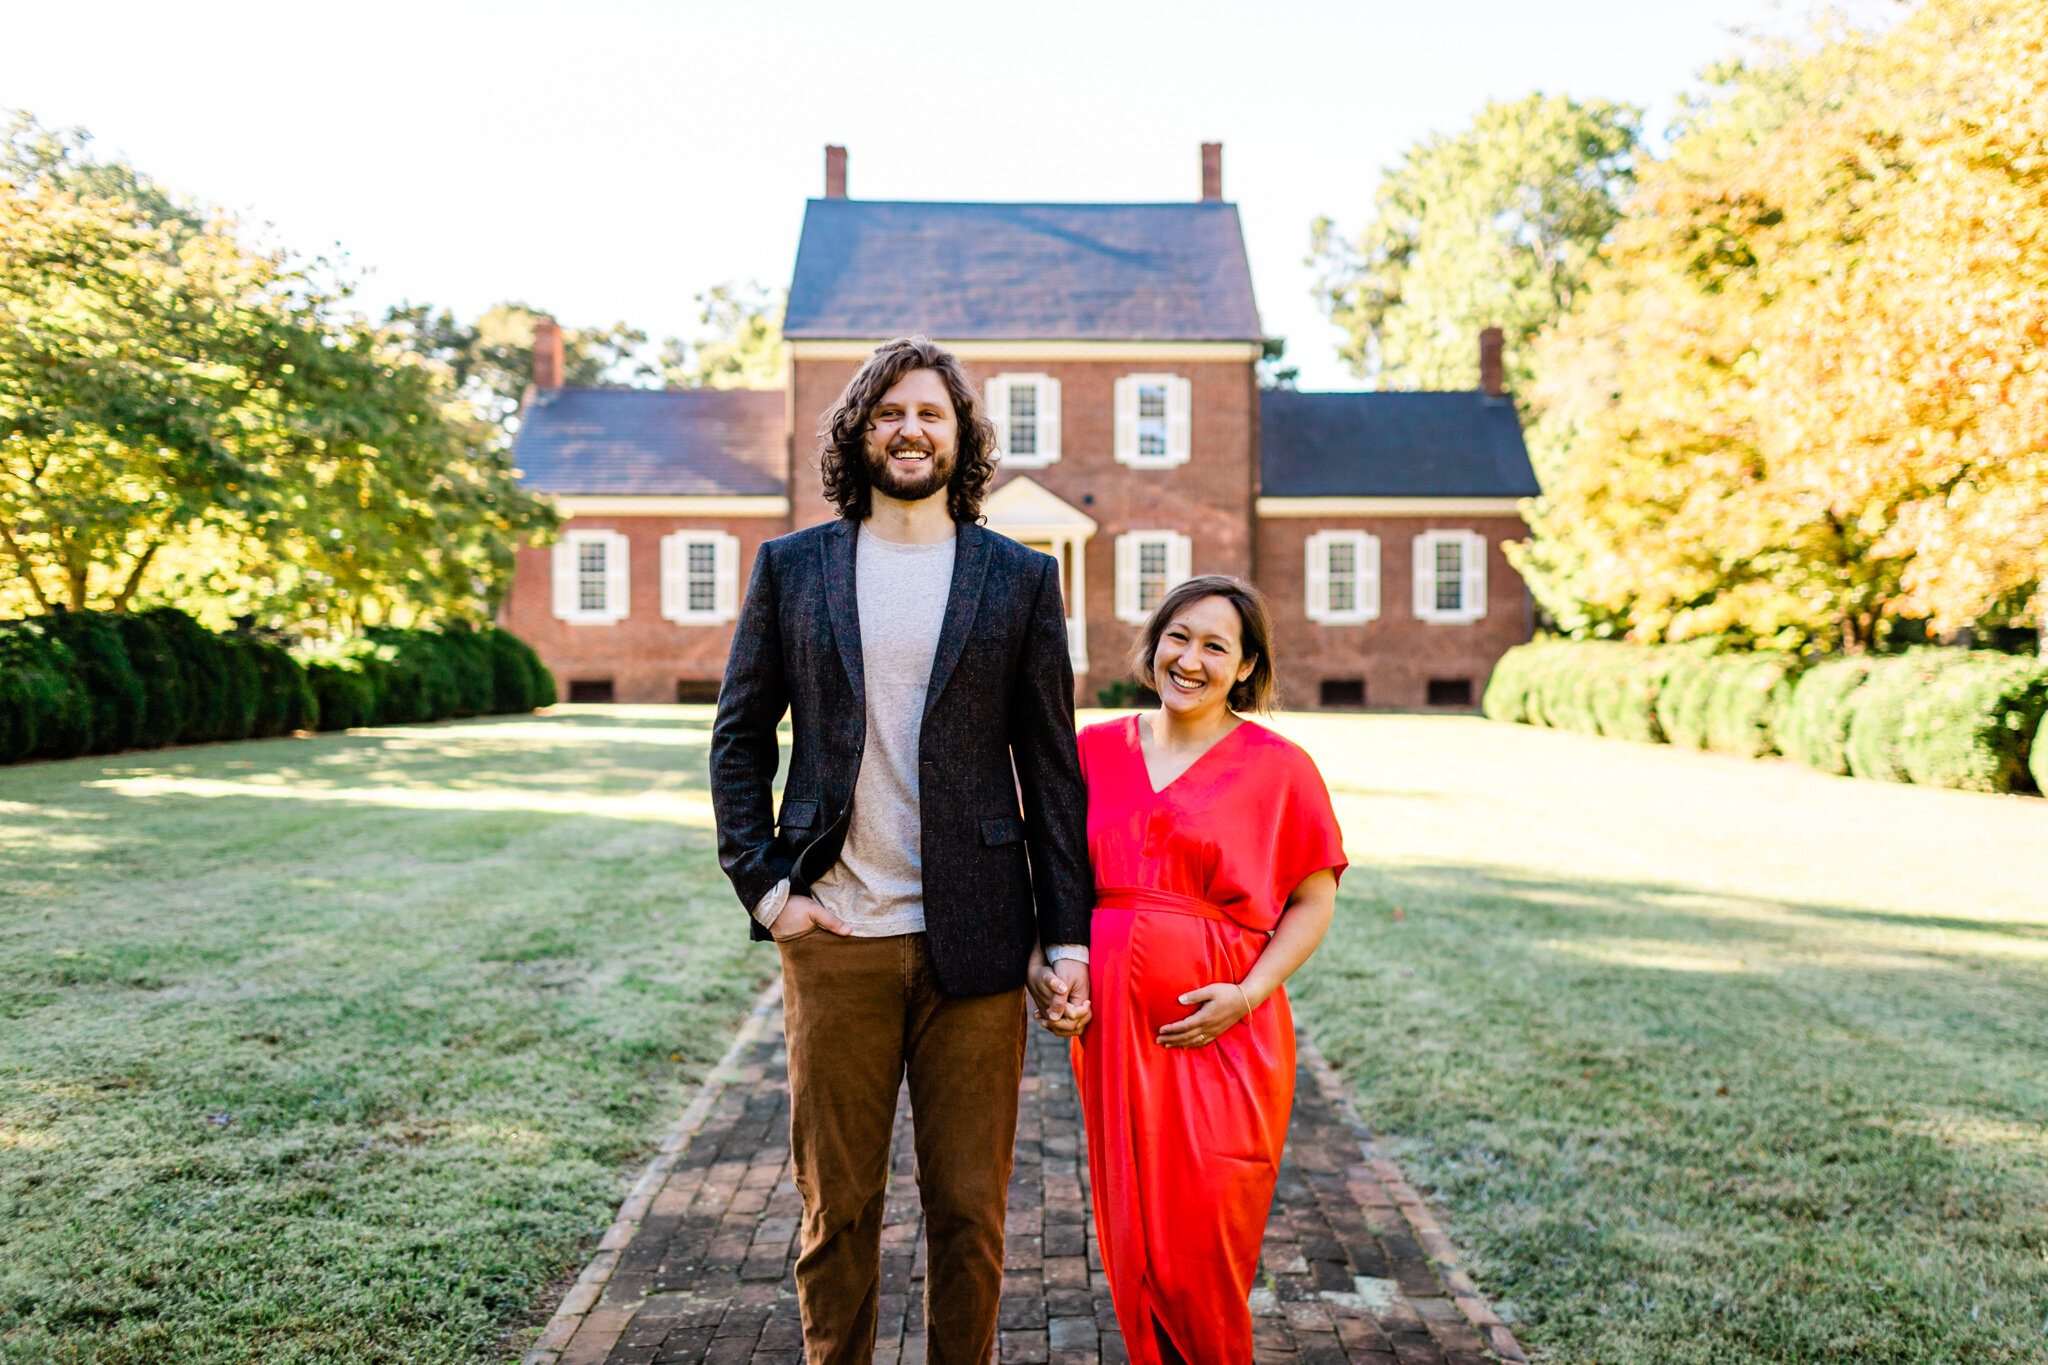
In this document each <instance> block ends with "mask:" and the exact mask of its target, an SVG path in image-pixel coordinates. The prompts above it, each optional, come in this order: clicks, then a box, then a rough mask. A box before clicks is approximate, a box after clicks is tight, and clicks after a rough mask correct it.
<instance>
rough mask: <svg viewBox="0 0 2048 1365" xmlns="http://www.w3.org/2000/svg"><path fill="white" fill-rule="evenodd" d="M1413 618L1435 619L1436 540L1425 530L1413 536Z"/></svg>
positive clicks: (1421, 619) (1422, 619)
mask: <svg viewBox="0 0 2048 1365" xmlns="http://www.w3.org/2000/svg"><path fill="white" fill-rule="evenodd" d="M1415 619H1416V620H1418V621H1433V620H1435V619H1436V542H1435V541H1434V540H1432V539H1430V536H1429V533H1428V532H1427V531H1425V532H1423V533H1422V534H1421V535H1419V536H1417V537H1415Z"/></svg>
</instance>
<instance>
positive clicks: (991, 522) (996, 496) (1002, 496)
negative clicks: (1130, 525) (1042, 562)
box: [981, 474, 1096, 544]
mask: <svg viewBox="0 0 2048 1365" xmlns="http://www.w3.org/2000/svg"><path fill="white" fill-rule="evenodd" d="M981 511H982V515H983V516H985V517H987V518H988V528H989V529H990V530H991V531H1000V532H1001V533H1002V534H1004V535H1006V536H1008V537H1009V538H1010V539H1012V540H1021V541H1023V542H1025V543H1026V544H1030V543H1031V542H1033V541H1057V540H1087V539H1088V538H1089V537H1090V536H1092V535H1094V534H1095V531H1096V526H1095V518H1093V517H1091V516H1089V515H1088V514H1087V513H1086V512H1083V511H1082V510H1081V509H1080V508H1078V507H1076V506H1074V504H1072V503H1070V502H1068V501H1067V500H1066V499H1064V498H1062V497H1060V496H1059V495H1058V494H1056V493H1054V492H1053V491H1052V490H1050V489H1048V488H1047V487H1046V486H1045V485H1044V484H1042V483H1039V482H1038V481H1037V480H1036V479H1033V478H1031V477H1030V476H1028V475H1024V474H1019V475H1018V476H1017V477H1016V478H1014V479H1011V480H1010V481H1009V482H1008V483H1006V484H1004V485H1003V486H1002V487H1001V488H998V489H997V490H996V491H995V492H993V493H991V494H989V495H988V500H987V501H985V502H984V503H982V505H981Z"/></svg>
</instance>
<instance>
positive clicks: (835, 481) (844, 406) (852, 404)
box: [818, 336, 996, 522]
mask: <svg viewBox="0 0 2048 1365" xmlns="http://www.w3.org/2000/svg"><path fill="white" fill-rule="evenodd" d="M912 370H930V371H931V372H932V373H933V374H936V375H937V376H938V377H939V382H941V383H943V384H944V385H945V386H946V396H947V397H948V398H950V399H951V400H952V402H953V416H954V418H955V419H956V420H957V421H958V422H959V426H960V435H959V449H958V451H957V452H956V453H955V457H954V462H953V478H952V480H951V482H949V483H948V484H947V485H946V510H947V511H948V512H950V513H952V515H953V520H955V521H958V522H978V521H980V520H981V500H982V498H983V497H985V496H986V495H987V493H988V485H989V480H991V479H993V478H995V476H996V429H995V425H994V423H992V422H990V421H989V420H988V418H986V417H984V416H982V413H981V399H980V397H979V395H977V394H976V393H975V391H974V381H973V380H971V379H969V378H968V377H967V371H966V369H965V368H963V367H962V366H961V364H960V359H959V357H958V356H956V355H954V354H953V353H952V352H951V351H949V350H947V349H945V348H944V347H943V346H939V345H937V344H935V343H934V342H932V341H931V340H930V339H929V338H927V337H921V336H911V337H898V338H896V340H894V341H887V342H884V343H882V344H881V345H880V346H877V347H876V348H875V353H874V354H873V355H871V356H869V357H868V359H867V362H866V363H865V364H863V365H862V366H861V367H860V371H859V373H857V374H855V375H854V377H853V378H852V379H851V380H849V381H848V382H847V385H846V392H844V393H842V394H840V395H839V401H838V402H837V403H835V404H833V406H832V410H831V411H830V412H827V413H826V414H825V417H824V420H823V421H822V422H820V423H819V424H818V468H819V471H820V472H821V473H822V474H823V475H824V476H825V496H826V497H828V498H830V499H831V500H832V503H833V505H834V506H836V507H837V508H838V509H839V515H840V516H842V517H844V518H845V519H846V520H848V521H863V520H865V519H866V518H867V515H868V513H869V512H870V511H871V510H873V504H874V498H873V495H872V489H871V488H870V486H869V482H868V455H867V446H868V428H869V427H870V426H872V425H874V415H875V405H876V404H877V403H879V402H881V401H882V395H883V394H885V393H887V392H888V391H889V390H890V388H891V387H893V386H894V385H895V383H896V381H897V380H899V379H901V378H903V376H904V375H906V374H909V373H910V372H911V371H912Z"/></svg>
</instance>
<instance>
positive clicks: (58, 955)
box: [0, 715, 774, 1365]
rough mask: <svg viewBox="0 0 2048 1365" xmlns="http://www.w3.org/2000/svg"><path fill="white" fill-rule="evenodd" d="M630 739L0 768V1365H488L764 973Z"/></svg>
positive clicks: (293, 749)
mask: <svg viewBox="0 0 2048 1365" xmlns="http://www.w3.org/2000/svg"><path fill="white" fill-rule="evenodd" d="M621 719H622V720H626V721H628V722H629V723H626V724H613V723H611V721H610V720H608V719H606V718H599V719H598V720H597V721H595V722H591V721H588V720H587V719H586V718H585V717H584V716H581V715H574V716H567V717H563V718H560V719H556V718H553V717H538V718H533V719H525V718H522V719H521V720H520V721H518V722H516V723H508V722H505V721H503V720H502V719H499V720H481V721H473V722H461V723H456V724H451V725H441V726H431V727H410V728H407V729H404V730H400V731H370V732H362V733H358V734H352V735H324V736H318V737H315V738H311V739H303V740H296V741H272V742H268V743H261V744H239V745H218V746H208V747H206V748H203V749H202V748H193V749H182V750H165V751H158V752H151V753H139V754H123V755H116V756H113V757H109V758H94V759H84V760H73V761H71V762H69V763H63V764H45V765H39V766H37V767H35V768H34V769H19V770H8V771H5V772H0V1015H5V1016H11V1017H9V1018H8V1020H7V1024H6V1027H4V1028H0V1248H4V1251H0V1361H7V1362H14V1361H22V1362H28V1361H35V1362H45V1361H59V1360H76V1361H88V1360H94V1361H100V1360H103V1361H114V1360H123V1361H128V1360H133V1361H142V1360H151V1361H170V1360H176V1361H179V1362H181V1363H182V1362H187V1361H191V1362H206V1363H207V1365H212V1363H213V1362H227V1361H236V1362H241V1361H251V1362H253V1361H262V1362H266V1363H267V1362H274V1361H292V1362H301V1361H333V1362H344V1361H348V1362H355V1361H365V1360H406V1361H444V1360H445V1361H458V1360H460V1361H469V1360H475V1359H478V1358H480V1357H488V1356H492V1355H494V1354H499V1353H500V1352H499V1350H498V1345H499V1336H500V1334H501V1333H502V1331H503V1330H504V1325H505V1324H506V1323H508V1322H511V1321H514V1320H517V1319H519V1318H521V1317H522V1315H524V1314H526V1313H527V1312H528V1311H529V1310H530V1309H531V1308H532V1306H533V1305H534V1303H535V1302H536V1301H537V1300H538V1299H539V1298H540V1297H542V1296H543V1295H544V1294H545V1292H546V1287H547V1286H548V1284H549V1283H550V1282H551V1281H552V1280H553V1279H554V1278H555V1277H556V1276H557V1275H558V1274H559V1273H560V1272H561V1271H562V1270H563V1268H564V1267H566V1266H569V1265H572V1264H574V1263H575V1262H577V1261H578V1260H580V1259H581V1257H582V1256H583V1254H584V1252H585V1251H586V1250H587V1247H588V1245H589V1243H590V1241H591V1239H593V1238H594V1237H595V1236H597V1235H598V1234H600V1233H601V1231H602V1229H603V1228H604V1226H605V1225H606V1223H607V1222H608V1221H609V1218H610V1216H611V1211H612V1208H613V1207H614V1205H615V1204H616V1201H617V1199H618V1197H619V1195H620V1193H621V1188H622V1186H621V1176H622V1174H623V1173H625V1172H627V1171H630V1170H631V1169H632V1168H633V1166H634V1165H635V1164H636V1163H637V1161H638V1159H639V1158H640V1156H641V1155H642V1154H643V1153H644V1151H645V1148H646V1145H647V1143H648V1141H649V1139H650V1138H651V1137H652V1136H653V1134H654V1133H655V1132H657V1131H658V1130H659V1127H660V1125H661V1123H662V1122H664V1121H665V1120H666V1119H667V1118H668V1117H669V1116H671V1115H672V1114H673V1112H674V1111H675V1109H676V1108H677V1107H679V1105H680V1104H681V1102H682V1097H683V1096H684V1095H685V1094H686V1093H687V1088H688V1086H689V1085H690V1084H691V1083H692V1082H693V1081H694V1080H695V1079H696V1078H697V1077H698V1076H699V1075H701V1073H702V1070H703V1069H704V1067H706V1066H707V1065H709V1064H710V1062H711V1061H713V1060H714V1059H715V1058H716V1057H717V1056H718V1054H719V1053H720V1051H721V1050H722V1049H723V1046H724V1042H725V1039H726V1037H727V1035H728V1034H729V1032H730V1029H731V1027H732V1026H733V1024H734V1023H735V1022H736V1021H737V1019H738V1018H739V1017H740V1016H741V1014H742V1013H743V1012H744V1010H745V1008H746V1005H747V1003H748V1001H749V1000H750V999H751V998H752V995H753V993H754V991H755V989H756V988H757V987H758V985H759V984H760V982H761V981H762V980H763V979H764V978H765V977H766V976H767V975H768V974H769V973H770V972H771V971H772V970H773V966H774V962H773V958H772V956H771V955H769V954H767V953H765V952H763V951H760V950H750V949H749V946H748V944H747V935H746V922H745V918H744V916H743V914H742V913H741V911H740V909H739V907H738V906H737V904H736V903H734V901H733V899H732V896H731V892H730V889H729V888H728V887H727V885H726V883H725V880H724V878H723V876H722V875H720V873H719V871H718V868H717V865H716V861H715V858H714V857H713V856H712V853H711V849H710V840H709V838H708V834H707V832H706V830H705V829H704V828H702V827H700V826H699V825H697V824H695V823H693V822H692V821H683V820H678V819H672V818H666V817H660V818H648V817H647V815H646V813H645V810H644V808H643V807H644V803H645V801H646V799H647V793H650V792H651V793H653V794H654V796H655V798H656V808H657V815H658V816H659V801H661V800H668V801H671V802H672V803H680V802H681V801H682V800H683V799H684V798H688V799H689V800H691V801H694V802H697V803H699V804H701V803H702V801H703V793H704V792H705V790H706V787H707V784H708V779H707V776H706V774H705V772H704V766H703V763H704V759H703V753H702V751H701V749H697V748H694V747H692V746H678V745H676V744H675V743H672V742H664V740H665V739H668V738H670V737H672V736H674V735H675V734H676V733H678V732H679V731H680V732H682V733H685V734H690V733H699V732H702V731H704V730H705V729H707V728H708V723H709V722H708V715H707V716H705V717H703V718H694V717H690V716H686V715H684V716H673V717H671V716H668V715H663V716H660V717H657V718H654V719H635V718H621ZM536 730H538V731H539V732H540V734H541V736H542V739H541V740H538V741H537V740H536V737H535V733H534V732H535V731H536ZM593 732H595V733H599V734H602V735H604V736H606V739H605V742H604V743H602V744H586V745H581V746H578V745H576V744H574V743H567V744H551V743H547V742H545V740H546V739H557V738H560V737H562V736H564V735H567V734H577V733H580V734H586V735H587V734H589V733H593ZM148 778H163V779H172V780H173V781H172V784H171V785H170V786H167V787H165V788H163V789H161V790H157V791H155V792H150V791H149V790H148V789H141V790H138V789H134V788H128V789H125V790H124V789H123V788H122V787H121V786H119V785H114V784H119V783H123V782H132V781H134V780H136V779H148ZM181 781H189V782H195V783H204V784H210V785H208V786H207V787H205V790H206V791H207V792H208V793H209V794H206V795H196V794H192V793H190V792H181V791H179V790H178V789H177V787H176V785H175V784H176V782H181ZM255 784H269V786H270V787H271V788H273V789H274V788H276V787H279V786H284V787H297V788H299V789H302V790H304V791H308V792H314V793H317V794H321V795H322V799H318V800H279V799H277V798H275V797H273V796H268V795H263V794H260V793H257V792H254V791H252V790H250V789H251V788H252V787H253V786H254V785H255ZM349 788H355V789H361V790H362V792H363V793H364V799H360V800H336V799H326V798H327V797H331V796H333V795H335V793H336V789H349ZM480 792H481V793H484V794H486V795H506V794H509V795H511V796H514V797H518V798H520V799H523V800H527V801H528V802H529V805H528V807H527V808H513V809H505V808H486V809H475V808H470V807H475V806H478V805H480V804H481V805H488V804H489V803H488V802H480V801H479V800H478V793H480ZM392 793H403V794H405V795H404V797H403V798H402V799H400V798H393V797H392V796H391V794H392ZM420 793H426V794H428V795H430V796H433V797H437V798H439V797H446V798H447V802H448V804H447V806H446V807H445V808H425V809H422V808H420V806H419V803H418V801H417V799H416V798H417V797H418V795H419V794H420ZM606 803H614V804H612V805H607V804H606ZM579 804H580V806H582V807H585V808H579ZM502 1353H509V1354H516V1351H512V1350H510V1349H509V1348H507V1349H506V1350H505V1351H504V1352H502Z"/></svg>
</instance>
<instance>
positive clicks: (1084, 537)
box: [981, 474, 1096, 675]
mask: <svg viewBox="0 0 2048 1365" xmlns="http://www.w3.org/2000/svg"><path fill="white" fill-rule="evenodd" d="M981 510H982V514H983V515H984V516H985V517H986V518H987V519H988V528H989V529H990V530H991V531H997V532H1000V533H1001V534H1003V535H1006V536H1008V537H1009V538H1010V539H1012V540H1015V541H1020V542H1022V543H1023V544H1025V545H1029V546H1030V547H1031V548H1032V549H1034V550H1043V551H1044V552H1045V553H1046V554H1049V555H1051V556H1052V557H1053V558H1054V559H1055V560H1057V561H1058V562H1059V566H1060V590H1061V591H1062V592H1063V593H1065V594H1066V602H1067V655H1068V657H1069V658H1071V659H1072V660H1073V664H1074V672H1075V674H1076V675H1079V674H1082V673H1086V672H1087V671H1088V608H1087V605H1086V604H1087V601H1088V584H1087V581H1086V575H1087V568H1088V554H1087V550H1088V538H1089V537H1090V536H1092V535H1094V534H1095V529H1096V527H1095V519H1094V518H1093V517H1091V516H1089V515H1088V514H1087V513H1086V512H1083V511H1082V510H1081V509H1080V508H1078V507H1076V506H1074V505H1073V504H1072V503H1070V502H1067V501H1065V500H1064V499H1062V498H1060V497H1058V496H1056V495H1055V494H1053V493H1052V492H1051V491H1050V490H1048V489H1047V488H1046V487H1045V485H1043V484H1041V483H1039V482H1037V481H1036V480H1034V479H1031V478H1029V477H1028V476H1026V475H1022V474H1020V475H1018V476H1017V477H1016V478H1014V479H1011V480H1010V481H1009V482H1008V483H1006V484H1004V485H1003V486H1002V487H1001V488H998V489H997V490H996V491H995V492H993V493H991V494H989V496H988V501H987V502H985V503H983V504H982V508H981Z"/></svg>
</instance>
